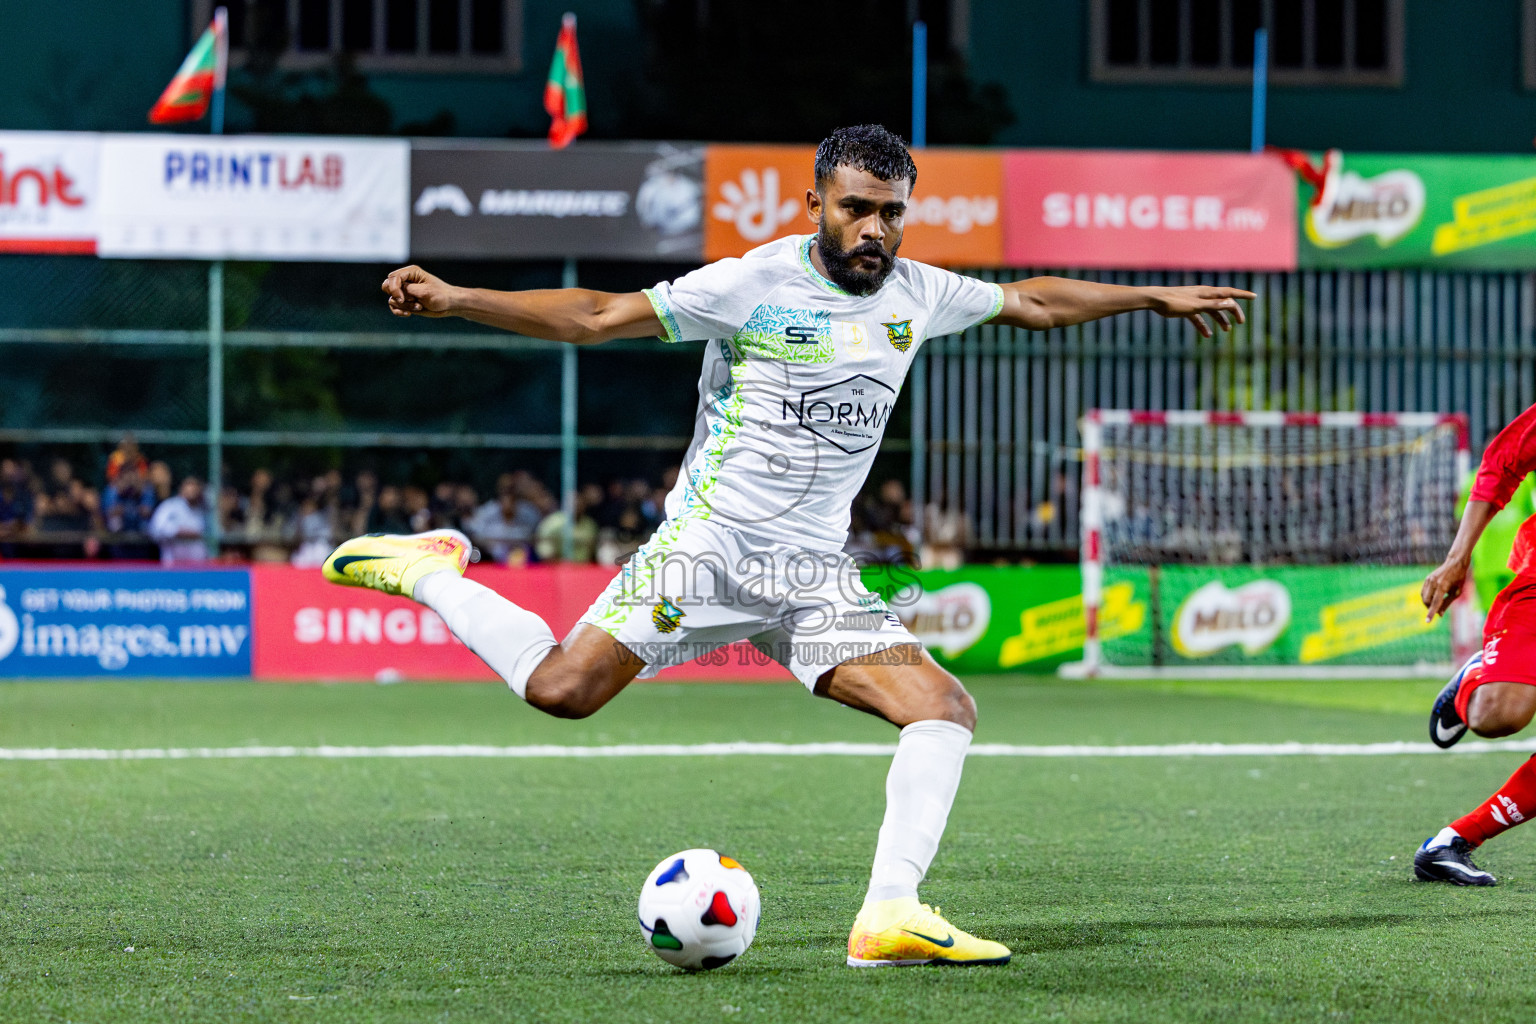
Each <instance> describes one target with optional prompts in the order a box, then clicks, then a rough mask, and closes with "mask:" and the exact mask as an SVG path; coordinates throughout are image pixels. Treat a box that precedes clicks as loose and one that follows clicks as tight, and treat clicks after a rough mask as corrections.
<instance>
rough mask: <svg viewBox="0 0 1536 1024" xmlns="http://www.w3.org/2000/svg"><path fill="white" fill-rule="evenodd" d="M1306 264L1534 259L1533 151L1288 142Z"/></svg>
mask: <svg viewBox="0 0 1536 1024" xmlns="http://www.w3.org/2000/svg"><path fill="white" fill-rule="evenodd" d="M1282 156H1283V157H1284V158H1285V159H1286V160H1287V161H1288V162H1289V163H1290V164H1291V166H1292V167H1293V168H1295V170H1296V179H1297V181H1296V189H1297V205H1298V209H1299V213H1298V216H1299V217H1300V219H1301V225H1302V241H1301V251H1300V256H1299V259H1300V262H1301V266H1302V267H1304V268H1313V267H1317V268H1333V267H1425V268H1430V269H1435V268H1446V269H1484V270H1528V269H1531V268H1533V267H1536V157H1530V156H1480V155H1472V156H1461V155H1455V156H1451V155H1425V154H1400V155H1393V154H1384V153H1364V154H1358V153H1349V154H1346V153H1343V152H1340V151H1339V150H1336V149H1335V150H1329V151H1328V152H1326V153H1323V154H1321V155H1315V154H1309V153H1302V152H1297V151H1293V150H1287V151H1284V152H1283V153H1282Z"/></svg>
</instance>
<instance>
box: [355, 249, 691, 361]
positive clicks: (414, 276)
mask: <svg viewBox="0 0 1536 1024" xmlns="http://www.w3.org/2000/svg"><path fill="white" fill-rule="evenodd" d="M382 288H383V291H384V294H386V295H388V296H389V311H390V312H391V313H393V314H394V315H395V316H426V317H445V316H457V317H463V318H464V319H465V320H473V321H474V322H475V323H480V324H486V325H487V326H490V327H499V328H501V329H502V330H504V331H513V332H515V333H517V334H526V335H527V336H528V337H530V338H544V339H547V340H549V341H564V342H569V343H570V344H572V345H597V344H600V343H601V342H604V341H612V340H613V339H615V338H654V337H657V336H659V335H661V334H662V332H663V328H662V326H661V321H660V320H659V319H657V316H656V311H655V310H654V309H652V308H651V303H650V300H649V299H647V298H646V297H645V294H644V293H643V292H627V293H623V294H620V293H616V292H595V291H592V290H590V289H587V288H545V289H539V290H535V291H525V292H499V291H493V290H492V289H489V288H458V287H455V286H454V285H451V284H449V283H448V282H447V281H444V280H443V279H442V278H439V277H435V276H433V275H432V274H429V273H427V272H426V271H425V270H422V269H421V268H420V267H417V266H409V267H401V268H400V269H399V270H393V271H390V274H389V276H388V277H386V278H385V279H384V284H383V285H382Z"/></svg>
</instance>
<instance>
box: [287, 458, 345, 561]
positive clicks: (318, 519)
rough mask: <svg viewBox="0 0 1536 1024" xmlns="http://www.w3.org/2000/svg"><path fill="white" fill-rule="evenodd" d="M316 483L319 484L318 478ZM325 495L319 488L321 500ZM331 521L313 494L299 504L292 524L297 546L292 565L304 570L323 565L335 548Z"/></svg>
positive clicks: (322, 489) (330, 517)
mask: <svg viewBox="0 0 1536 1024" xmlns="http://www.w3.org/2000/svg"><path fill="white" fill-rule="evenodd" d="M316 482H317V483H318V482H319V480H318V478H317V480H316ZM326 493H327V492H326V491H325V489H324V488H320V497H321V498H325V497H326ZM332 521H333V516H332V514H331V513H330V512H329V511H327V510H326V509H325V508H324V507H322V506H321V504H320V501H319V500H317V498H316V497H315V495H314V494H311V495H310V496H309V497H307V498H305V499H304V500H303V501H301V502H299V515H298V519H297V520H296V521H295V523H294V529H295V537H294V539H295V540H296V542H297V546H296V547H295V548H294V551H293V558H291V559H290V561H291V562H292V564H294V565H296V566H300V567H301V568H305V569H318V568H319V567H320V566H321V565H323V564H324V563H325V559H326V556H327V555H329V554H330V553H331V549H332V548H334V547H335V546H336V540H335V534H334V531H333V528H332V525H331V524H332Z"/></svg>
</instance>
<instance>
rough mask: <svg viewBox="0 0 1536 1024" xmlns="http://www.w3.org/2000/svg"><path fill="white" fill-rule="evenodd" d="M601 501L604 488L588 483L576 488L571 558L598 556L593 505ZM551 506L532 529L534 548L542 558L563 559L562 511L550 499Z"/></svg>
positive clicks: (580, 558)
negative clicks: (534, 528)
mask: <svg viewBox="0 0 1536 1024" xmlns="http://www.w3.org/2000/svg"><path fill="white" fill-rule="evenodd" d="M602 502H603V489H602V488H601V487H599V486H598V485H597V484H587V485H586V486H584V487H582V488H581V490H580V491H578V492H576V520H575V522H574V523H573V524H572V526H571V561H572V562H591V561H594V560H595V559H596V557H597V520H595V519H593V518H592V515H591V511H590V510H592V509H595V508H597V507H598V506H599V505H601V504H602ZM549 504H550V506H551V508H550V510H549V511H548V512H547V513H546V514H545V516H544V518H543V520H542V521H541V522H540V523H539V528H538V529H537V530H536V531H534V545H533V546H534V551H535V552H536V553H537V554H538V556H539V561H541V562H560V561H564V560H565V559H564V557H563V555H562V552H561V548H562V547H563V545H564V539H565V521H566V515H565V511H564V510H563V509H561V508H559V507H558V506H555V504H554V501H553V500H551V501H550V503H549Z"/></svg>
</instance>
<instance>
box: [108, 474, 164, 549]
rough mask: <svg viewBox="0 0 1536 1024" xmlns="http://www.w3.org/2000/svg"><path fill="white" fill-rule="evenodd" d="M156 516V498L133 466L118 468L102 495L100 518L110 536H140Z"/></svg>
mask: <svg viewBox="0 0 1536 1024" xmlns="http://www.w3.org/2000/svg"><path fill="white" fill-rule="evenodd" d="M154 512H155V495H154V492H153V491H151V490H150V489H149V487H148V486H147V485H146V483H145V481H144V477H143V475H142V474H141V473H140V472H139V470H138V469H137V468H136V467H134V466H123V467H120V468H119V470H118V472H117V473H116V474H114V475H113V476H112V478H111V482H110V483H108V484H107V486H106V487H104V488H102V491H101V514H102V518H103V519H105V520H106V524H107V530H108V531H109V532H111V533H143V532H145V530H147V529H148V528H149V517H150V516H152V515H154Z"/></svg>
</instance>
